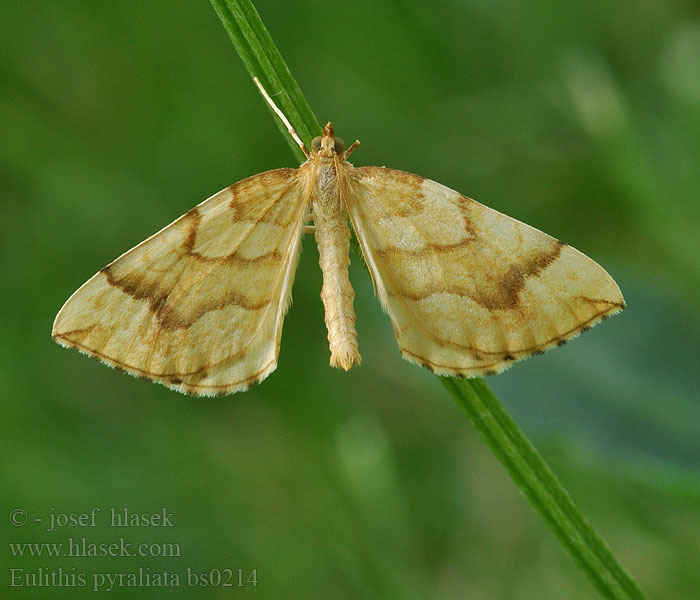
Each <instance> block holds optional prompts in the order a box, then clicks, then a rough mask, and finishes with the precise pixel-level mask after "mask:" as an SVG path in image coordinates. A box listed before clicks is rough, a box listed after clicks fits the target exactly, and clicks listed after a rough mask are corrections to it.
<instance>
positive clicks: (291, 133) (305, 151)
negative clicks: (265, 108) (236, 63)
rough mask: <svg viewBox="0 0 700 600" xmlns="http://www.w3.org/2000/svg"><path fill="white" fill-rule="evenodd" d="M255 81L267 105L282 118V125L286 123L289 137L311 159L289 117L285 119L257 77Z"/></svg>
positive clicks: (254, 78)
mask: <svg viewBox="0 0 700 600" xmlns="http://www.w3.org/2000/svg"><path fill="white" fill-rule="evenodd" d="M253 81H254V82H255V85H257V86H258V89H259V90H260V93H261V94H262V95H263V97H264V98H265V100H266V101H267V103H268V104H269V105H270V106H271V107H272V110H274V111H275V114H276V115H277V116H278V117H279V118H280V120H281V121H282V123H284V124H285V125H286V126H287V131H288V132H289V135H291V136H292V139H293V140H294V141H295V142H296V143H297V144H298V145H299V148H301V151H302V152H303V153H304V155H305V156H306V158H309V151H308V150H307V149H306V146H304V142H302V141H301V138H300V137H299V136H298V135H297V132H296V131H294V127H292V124H291V123H290V122H289V121H288V120H287V117H285V116H284V113H283V112H282V111H281V110H280V109H279V108H277V105H276V104H275V103H274V102H273V101H272V98H270V96H269V95H268V93H267V92H266V91H265V88H264V87H263V86H262V83H260V80H259V79H258V78H257V77H253Z"/></svg>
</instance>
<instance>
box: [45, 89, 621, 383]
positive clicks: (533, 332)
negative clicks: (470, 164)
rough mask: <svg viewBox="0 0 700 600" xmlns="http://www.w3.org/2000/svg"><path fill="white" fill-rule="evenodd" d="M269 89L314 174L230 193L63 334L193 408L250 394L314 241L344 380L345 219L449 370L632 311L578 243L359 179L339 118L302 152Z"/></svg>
mask: <svg viewBox="0 0 700 600" xmlns="http://www.w3.org/2000/svg"><path fill="white" fill-rule="evenodd" d="M258 85H259V84H258ZM259 87H260V88H261V91H262V92H263V94H264V95H265V97H266V99H267V100H268V102H270V104H271V105H272V107H273V109H274V110H275V112H277V114H278V115H279V116H280V118H282V119H283V120H284V122H285V124H286V125H287V127H288V129H289V131H290V133H291V134H292V135H294V136H295V139H296V140H297V143H299V145H300V147H301V148H302V150H303V151H304V153H305V155H306V156H307V160H306V162H304V163H303V164H302V165H301V166H300V167H299V168H298V169H289V168H283V169H275V170H272V171H267V172H264V173H260V174H258V175H254V176H252V177H249V178H247V179H244V180H243V181H240V182H238V183H236V184H234V185H232V186H230V187H228V188H226V189H224V190H222V191H220V192H219V193H217V194H215V195H213V196H212V197H210V198H209V199H207V200H205V201H204V202H202V203H201V204H199V205H198V206H196V207H195V208H193V209H192V210H190V211H189V212H187V213H185V214H184V215H183V216H181V217H180V218H179V219H177V220H176V221H174V222H173V223H171V224H170V225H168V226H167V227H165V228H164V229H162V230H160V231H159V232H158V233H156V234H155V235H153V236H151V237H150V238H148V239H147V240H145V241H143V242H141V243H140V244H139V245H137V246H136V247H134V248H132V249H131V250H129V251H128V252H126V253H125V254H123V255H122V256H120V257H119V258H117V259H116V260H115V261H114V262H112V263H110V264H109V265H107V266H106V267H104V268H103V269H102V270H100V271H99V272H98V273H97V274H96V275H94V276H93V277H92V278H91V279H89V280H88V281H87V282H86V283H85V284H84V285H83V286H82V287H80V288H79V289H78V290H77V291H76V292H75V293H74V294H73V295H72V296H71V297H70V298H69V299H68V300H67V301H66V303H65V304H64V305H63V308H61V310H60V311H59V313H58V315H57V316H56V320H55V322H54V325H53V332H52V333H53V338H54V340H56V341H57V342H58V343H60V344H62V345H64V346H67V347H72V348H76V349H78V350H79V351H81V352H83V353H85V354H88V355H90V356H93V357H96V358H98V359H99V360H101V361H102V362H104V363H106V364H107V365H109V366H112V367H117V368H119V369H122V370H124V371H126V372H127V373H130V374H132V375H137V376H140V377H142V378H145V379H148V380H152V381H155V382H158V383H161V384H163V385H165V386H167V387H169V388H171V389H174V390H177V391H180V392H184V393H188V394H192V395H195V396H213V395H224V394H230V393H233V392H237V391H240V390H246V389H248V388H250V386H252V385H253V384H255V383H258V382H260V381H262V380H263V379H265V378H266V377H267V376H268V375H269V374H270V373H271V372H272V371H274V369H275V368H276V366H277V357H278V354H279V349H280V338H281V335H282V323H283V320H284V315H285V313H286V311H287V308H288V307H289V304H290V300H291V290H292V282H293V279H294V274H295V270H296V266H297V261H298V258H299V250H300V246H301V239H302V236H303V235H304V233H305V232H313V233H314V235H315V238H316V243H317V245H318V253H319V264H320V267H321V271H322V274H323V286H322V289H321V298H322V301H323V305H324V308H325V323H326V327H327V330H328V342H329V346H330V353H331V357H330V364H331V366H334V367H339V368H342V369H345V370H348V369H350V368H351V367H352V366H353V365H357V364H359V363H360V360H361V359H360V353H359V351H358V344H357V334H356V331H355V314H354V311H353V299H354V291H353V288H352V285H351V284H350V281H349V279H348V265H349V260H350V259H349V243H350V228H349V226H348V218H349V222H350V224H351V227H352V229H353V231H354V233H355V236H356V238H357V241H358V242H359V246H360V248H361V251H362V256H363V258H364V261H365V263H366V265H367V267H368V270H369V272H370V275H371V277H372V281H373V283H374V289H375V293H376V295H377V296H378V298H379V301H380V302H381V305H382V307H383V308H384V310H385V311H386V312H387V313H388V314H389V318H390V320H391V324H392V327H393V330H394V334H395V337H396V341H397V343H398V346H399V349H400V352H401V355H402V356H403V357H404V358H405V359H407V360H409V361H411V362H413V363H416V364H418V365H421V366H423V367H427V368H428V369H430V370H431V371H433V372H434V373H437V374H440V375H451V376H456V377H478V376H483V375H492V374H495V373H498V372H501V371H503V370H504V369H507V368H508V367H509V366H511V365H512V364H513V363H514V362H516V361H518V360H521V359H523V358H526V357H528V356H531V355H533V354H541V353H542V352H544V351H545V350H547V349H549V348H551V347H553V346H558V345H562V344H564V343H565V342H566V341H567V340H569V339H571V338H572V337H574V336H576V335H578V334H579V333H581V332H582V331H586V330H587V329H589V328H590V327H591V326H592V325H595V324H596V323H598V322H599V321H601V320H602V319H604V318H606V317H608V316H610V315H612V314H614V313H616V312H618V311H620V310H622V308H624V306H625V302H624V300H623V297H622V294H621V292H620V289H619V288H618V286H617V284H616V283H615V281H614V280H613V279H612V278H611V277H610V275H608V273H607V272H606V271H605V270H604V269H603V268H602V267H601V266H599V265H598V264H596V263H595V262H594V261H593V260H591V259H590V258H588V257H587V256H585V255H584V254H582V253H580V252H579V251H577V250H575V249H574V248H572V247H571V246H568V245H567V244H565V243H563V242H561V241H559V240H557V239H555V238H553V237H550V236H549V235H547V234H545V233H542V232H541V231H538V230H537V229H534V228H533V227H530V226H528V225H525V224H524V223H521V222H519V221H517V220H515V219H512V218H510V217H508V216H506V215H503V214H501V213H499V212H497V211H495V210H493V209H490V208H487V207H486V206H484V205H482V204H479V203H478V202H476V201H475V200H472V199H470V198H467V197H465V196H463V195H461V194H460V193H458V192H455V191H454V190H451V189H449V188H447V187H445V186H443V185H440V184H439V183H435V182H434V181H431V180H429V179H425V178H423V177H420V176H418V175H412V174H410V173H405V172H402V171H397V170H393V169H387V168H384V167H354V166H353V165H352V164H350V163H349V162H348V158H349V157H350V154H351V153H352V152H353V151H354V150H355V148H357V146H358V144H359V142H355V143H353V144H352V145H351V146H350V147H349V148H347V149H346V148H345V145H344V143H343V141H342V140H341V139H340V138H339V137H336V136H335V133H334V130H333V125H332V124H331V123H328V124H327V125H326V126H325V127H324V128H323V135H322V136H320V137H317V138H315V139H314V140H313V142H312V144H311V151H310V152H309V151H308V150H307V149H306V147H305V146H304V144H303V143H302V142H301V140H300V139H299V138H298V136H296V134H295V133H294V131H293V129H292V127H291V125H289V123H288V121H286V119H284V115H283V114H282V113H281V112H280V111H279V109H278V108H277V107H276V106H275V105H274V103H273V102H272V100H271V99H270V98H269V96H268V95H267V93H266V92H265V90H264V89H263V88H262V87H261V86H259ZM310 219H312V220H313V225H308V224H307V223H308V222H309V220H310Z"/></svg>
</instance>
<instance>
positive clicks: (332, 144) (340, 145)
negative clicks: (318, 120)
mask: <svg viewBox="0 0 700 600" xmlns="http://www.w3.org/2000/svg"><path fill="white" fill-rule="evenodd" d="M311 150H312V151H313V152H318V154H319V156H324V157H331V156H334V155H336V154H337V155H338V156H342V155H343V152H345V142H344V141H343V140H342V139H340V138H339V137H335V135H334V134H333V123H330V122H329V123H327V124H326V126H325V127H324V128H323V135H318V136H316V137H315V138H314V139H313V140H312V141H311Z"/></svg>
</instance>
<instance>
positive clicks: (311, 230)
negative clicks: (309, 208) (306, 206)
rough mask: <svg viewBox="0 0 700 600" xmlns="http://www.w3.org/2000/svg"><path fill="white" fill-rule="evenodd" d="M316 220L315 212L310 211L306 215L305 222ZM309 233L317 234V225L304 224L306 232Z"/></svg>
mask: <svg viewBox="0 0 700 600" xmlns="http://www.w3.org/2000/svg"><path fill="white" fill-rule="evenodd" d="M313 220H314V215H313V213H309V214H307V215H306V216H305V217H304V223H309V222H310V221H313ZM307 233H312V234H316V226H315V225H304V234H307Z"/></svg>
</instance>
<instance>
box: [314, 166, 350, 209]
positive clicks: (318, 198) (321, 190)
mask: <svg viewBox="0 0 700 600" xmlns="http://www.w3.org/2000/svg"><path fill="white" fill-rule="evenodd" d="M314 183H315V185H314V190H313V195H312V198H313V209H314V211H316V212H318V213H320V214H321V215H322V216H324V217H327V218H330V217H331V216H334V215H336V214H338V213H345V206H344V205H343V199H342V196H341V194H340V185H339V182H338V167H337V161H335V160H319V161H318V164H317V167H316V180H315V182H314Z"/></svg>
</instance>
